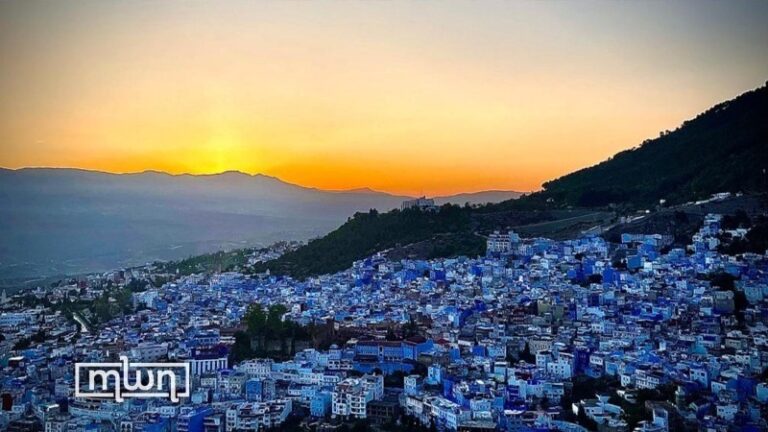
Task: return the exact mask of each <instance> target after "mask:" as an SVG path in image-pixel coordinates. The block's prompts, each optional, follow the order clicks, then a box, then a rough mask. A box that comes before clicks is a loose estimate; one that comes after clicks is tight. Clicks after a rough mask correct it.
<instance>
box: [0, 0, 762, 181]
mask: <svg viewBox="0 0 768 432" xmlns="http://www.w3.org/2000/svg"><path fill="white" fill-rule="evenodd" d="M766 5H768V3H766V2H760V1H756V2H751V1H735V2H708V1H695V2H684V1H676V2H495V1H488V2H450V1H449V2H442V1H441V2H437V1H423V2H400V1H382V2H378V1H377V2H367V1H361V2H346V1H343V2H342V1H339V2H298V1H286V2H269V1H265V2H245V1H243V2H239V1H229V2H218V1H216V2H214V1H191V2H95V1H94V2H85V1H71V2H69V1H68V2H35V1H8V2H2V3H0V58H2V61H0V95H2V97H1V98H0V166H2V167H9V168H19V167H25V166H53V167H79V168H87V169H96V170H103V171H111V172H135V171H143V170H148V169H152V170H162V171H167V172H171V173H183V172H188V173H214V172H220V171H226V170H240V171H244V172H248V173H264V174H268V175H273V176H277V177H280V178H281V179H283V180H286V181H289V182H293V183H298V184H301V185H306V186H313V187H318V188H325V189H349V188H358V187H371V188H374V189H378V190H383V191H388V192H394V193H406V194H420V193H425V194H428V195H439V194H449V193H456V192H468V191H478V190H485V189H512V190H520V191H530V190H535V189H538V188H539V187H540V185H541V183H542V182H543V181H546V180H548V179H551V178H554V177H557V176H560V175H562V174H565V173H567V172H570V171H572V170H575V169H578V168H581V167H585V166H588V165H591V164H594V163H597V162H599V161H601V160H603V159H605V158H607V157H609V156H611V155H612V154H614V153H616V152H617V151H620V150H622V149H625V148H629V147H633V146H635V145H637V144H639V143H640V142H641V141H642V140H643V139H645V138H649V137H655V136H657V135H658V133H659V131H661V130H664V129H673V128H675V127H676V126H678V125H679V124H680V123H681V122H682V121H684V120H685V119H687V118H690V117H692V116H694V115H696V114H697V113H699V112H701V111H703V110H705V109H706V108H708V107H710V106H711V105H713V104H715V103H717V102H720V101H722V100H726V99H729V98H732V97H734V96H736V95H738V94H739V93H741V92H744V91H746V90H749V89H752V88H755V87H758V86H760V85H762V84H763V83H764V82H765V80H766V79H768V49H766V46H768V45H767V44H768V30H766V28H767V27H766V25H765V22H766V21H768V19H767V18H768V14H767V13H766V10H768V6H766Z"/></svg>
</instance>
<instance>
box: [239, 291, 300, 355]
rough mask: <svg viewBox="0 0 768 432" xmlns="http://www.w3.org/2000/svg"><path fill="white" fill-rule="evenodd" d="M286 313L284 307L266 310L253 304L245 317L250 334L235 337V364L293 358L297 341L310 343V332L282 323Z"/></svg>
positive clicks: (287, 322) (272, 306)
mask: <svg viewBox="0 0 768 432" xmlns="http://www.w3.org/2000/svg"><path fill="white" fill-rule="evenodd" d="M286 312H287V309H286V307H285V306H283V305H271V306H269V307H268V308H266V309H265V308H264V307H263V306H262V305H261V304H259V303H254V304H252V305H251V306H250V307H249V308H248V312H246V314H245V317H243V323H244V324H245V326H246V330H245V331H241V332H237V333H236V334H235V344H234V346H233V347H232V350H231V352H230V357H231V360H232V361H233V362H239V361H242V360H244V359H248V358H254V357H274V358H285V357H289V356H290V355H292V354H293V353H294V352H295V344H296V342H297V341H308V340H310V339H311V335H310V333H309V332H308V331H307V329H306V328H304V327H302V326H301V325H299V324H297V323H295V322H293V321H291V320H288V319H286V320H283V319H282V318H283V315H285V313H286Z"/></svg>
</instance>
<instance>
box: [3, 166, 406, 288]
mask: <svg viewBox="0 0 768 432" xmlns="http://www.w3.org/2000/svg"><path fill="white" fill-rule="evenodd" d="M406 199H411V197H407V196H398V195H392V194H388V193H384V192H378V191H372V192H369V191H365V192H361V191H352V192H349V191H333V192H331V191H323V190H319V189H316V188H309V187H305V186H301V185H294V184H292V183H288V182H285V181H283V180H281V179H279V178H277V177H272V176H268V175H264V174H247V173H242V172H236V171H226V172H223V173H217V174H204V175H196V174H170V173H165V172H158V171H149V170H148V171H144V172H136V173H124V174H120V173H110V172H104V171H96V170H85V169H80V168H51V167H37V168H32V167H29V168H19V169H9V168H0V202H2V203H3V205H2V206H0V220H3V221H4V223H3V224H0V277H2V278H3V279H18V278H20V277H26V276H29V277H31V276H37V275H43V276H45V275H50V274H72V273H87V272H91V271H102V270H109V269H112V268H119V267H126V266H132V265H140V264H144V263H146V262H149V261H154V260H173V259H181V258H185V257H188V256H191V255H198V254H201V253H208V252H213V251H216V250H220V249H231V248H242V247H249V246H265V245H267V244H269V243H272V242H275V241H278V240H307V239H310V238H313V237H317V236H321V235H324V234H326V233H327V232H329V231H331V230H332V229H333V228H335V227H337V226H338V225H339V224H341V223H343V222H344V221H345V220H346V219H347V218H348V217H350V216H351V215H353V214H355V213H357V212H366V211H368V210H370V209H372V208H376V209H379V210H380V211H388V210H390V209H394V208H399V207H400V204H401V203H402V201H403V200H406Z"/></svg>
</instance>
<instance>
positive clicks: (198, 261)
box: [159, 248, 254, 276]
mask: <svg viewBox="0 0 768 432" xmlns="http://www.w3.org/2000/svg"><path fill="white" fill-rule="evenodd" d="M253 251H254V249H253V248H246V249H236V250H233V251H219V252H214V253H209V254H203V255H197V256H193V257H189V258H186V259H183V260H180V261H171V262H168V263H162V264H159V267H160V268H161V269H162V270H164V271H166V272H168V273H177V272H178V274H179V275H182V276H186V275H190V274H193V273H209V272H219V271H231V270H237V269H240V268H242V267H243V266H245V264H246V263H247V262H248V256H250V254H251V253H252V252H253Z"/></svg>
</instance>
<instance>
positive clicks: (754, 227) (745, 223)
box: [718, 211, 768, 255]
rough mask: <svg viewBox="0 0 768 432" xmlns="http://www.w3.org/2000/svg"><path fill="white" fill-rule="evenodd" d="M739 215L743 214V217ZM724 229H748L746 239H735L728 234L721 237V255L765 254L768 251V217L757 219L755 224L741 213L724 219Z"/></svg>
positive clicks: (719, 248)
mask: <svg viewBox="0 0 768 432" xmlns="http://www.w3.org/2000/svg"><path fill="white" fill-rule="evenodd" d="M739 213H743V215H742V216H740V215H739ZM723 228H726V229H735V228H748V229H749V231H747V235H746V236H745V237H744V238H733V237H732V236H730V235H728V234H724V235H722V236H720V242H721V244H720V246H719V247H718V250H719V251H720V253H724V254H728V255H740V254H743V253H745V252H752V253H757V254H762V253H765V251H766V250H768V217H765V216H759V217H757V218H755V221H754V223H753V222H752V221H751V220H750V219H749V218H748V217H747V216H746V214H745V213H744V212H743V211H741V212H737V214H736V215H735V216H733V217H724V218H723Z"/></svg>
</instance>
